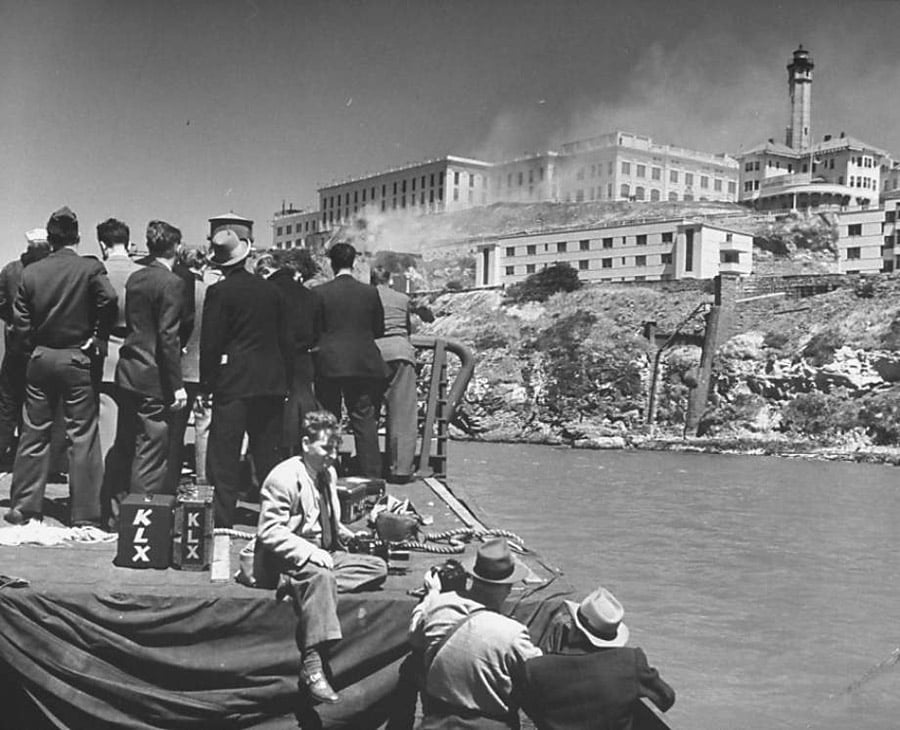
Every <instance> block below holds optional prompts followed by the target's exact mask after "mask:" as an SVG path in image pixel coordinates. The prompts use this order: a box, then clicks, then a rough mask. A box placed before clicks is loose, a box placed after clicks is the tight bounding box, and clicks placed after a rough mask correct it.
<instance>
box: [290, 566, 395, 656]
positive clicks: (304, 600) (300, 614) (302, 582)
mask: <svg viewBox="0 0 900 730" xmlns="http://www.w3.org/2000/svg"><path fill="white" fill-rule="evenodd" d="M331 557H332V558H333V559H334V569H333V570H329V569H328V568H321V567H319V566H318V565H313V564H312V563H310V562H306V563H305V564H304V565H303V566H302V567H301V568H296V569H295V570H292V571H291V572H289V573H287V574H286V576H287V579H288V582H289V586H290V590H291V595H292V596H293V599H294V612H295V613H296V614H297V647H298V648H299V649H300V653H301V654H302V653H303V652H304V651H305V650H306V649H309V648H311V647H314V646H318V645H319V644H322V643H323V642H327V641H337V640H338V639H340V638H341V636H342V634H341V624H340V621H339V620H338V614H337V603H338V598H337V596H338V593H357V592H360V591H368V590H372V589H374V588H377V587H378V586H380V585H381V584H382V583H384V579H385V578H387V564H386V563H385V562H384V561H383V560H382V559H381V558H376V557H375V556H373V555H361V554H358V553H346V552H343V551H341V552H336V553H332V554H331Z"/></svg>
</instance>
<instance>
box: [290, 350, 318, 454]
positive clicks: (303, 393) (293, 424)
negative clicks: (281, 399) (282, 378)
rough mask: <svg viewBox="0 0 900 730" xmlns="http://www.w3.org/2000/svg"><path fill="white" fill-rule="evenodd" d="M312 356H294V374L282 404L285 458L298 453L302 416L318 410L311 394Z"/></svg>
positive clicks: (314, 397)
mask: <svg viewBox="0 0 900 730" xmlns="http://www.w3.org/2000/svg"><path fill="white" fill-rule="evenodd" d="M313 372H314V370H313V359H312V355H310V354H305V355H295V357H294V374H293V377H292V379H291V387H290V391H289V392H288V397H287V401H285V404H284V447H285V451H284V454H285V456H286V457H287V456H293V455H294V454H299V453H300V425H301V424H302V423H303V416H305V415H306V414H307V413H310V412H311V411H315V410H317V409H318V408H319V404H318V403H317V402H316V396H315V395H314V394H313Z"/></svg>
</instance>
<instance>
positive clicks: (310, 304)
mask: <svg viewBox="0 0 900 730" xmlns="http://www.w3.org/2000/svg"><path fill="white" fill-rule="evenodd" d="M278 253H279V252H278V251H276V252H274V253H271V254H265V255H263V256H260V258H259V259H258V260H257V262H256V273H257V274H258V275H260V276H262V277H263V278H264V279H267V280H268V281H271V282H272V283H273V284H274V285H275V286H276V287H278V291H280V292H281V296H282V297H283V299H284V306H285V313H286V317H287V324H288V329H289V331H290V340H291V344H292V347H293V357H292V363H293V372H292V373H290V374H289V378H288V397H287V400H286V401H285V404H284V447H285V454H286V455H289V456H293V455H294V454H297V453H300V424H301V423H302V422H303V416H304V415H306V414H307V413H311V412H312V411H315V410H317V408H318V404H317V403H316V397H315V395H314V394H313V373H314V369H313V359H312V354H311V353H310V351H309V348H310V347H312V343H313V314H314V308H315V294H313V293H312V292H311V291H310V290H309V289H307V288H306V287H305V286H303V284H302V283H301V282H300V281H298V280H297V279H296V278H295V277H294V272H293V271H292V270H291V269H290V268H289V267H288V266H286V265H285V262H284V260H283V259H281V258H279V256H278Z"/></svg>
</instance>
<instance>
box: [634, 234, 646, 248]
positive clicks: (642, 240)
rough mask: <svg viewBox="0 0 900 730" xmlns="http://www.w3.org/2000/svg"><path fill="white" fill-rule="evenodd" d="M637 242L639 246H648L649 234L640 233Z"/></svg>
mask: <svg viewBox="0 0 900 730" xmlns="http://www.w3.org/2000/svg"><path fill="white" fill-rule="evenodd" d="M636 243H637V245H638V246H646V245H647V234H646V233H639V234H638V235H637V238H636Z"/></svg>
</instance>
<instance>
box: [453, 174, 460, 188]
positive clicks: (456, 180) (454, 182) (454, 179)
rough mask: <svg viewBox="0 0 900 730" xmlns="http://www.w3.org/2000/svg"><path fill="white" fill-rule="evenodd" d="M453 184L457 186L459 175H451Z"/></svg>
mask: <svg viewBox="0 0 900 730" xmlns="http://www.w3.org/2000/svg"><path fill="white" fill-rule="evenodd" d="M453 184H454V185H459V173H458V172H454V173H453Z"/></svg>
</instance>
